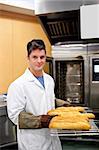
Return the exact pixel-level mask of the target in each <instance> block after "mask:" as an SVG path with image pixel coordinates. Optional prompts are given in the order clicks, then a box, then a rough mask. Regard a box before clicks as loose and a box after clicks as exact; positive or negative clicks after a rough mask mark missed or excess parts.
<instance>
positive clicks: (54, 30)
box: [35, 0, 99, 45]
mask: <svg viewBox="0 0 99 150" xmlns="http://www.w3.org/2000/svg"><path fill="white" fill-rule="evenodd" d="M96 3H99V0H61V1H60V0H39V1H37V0H36V1H35V15H37V16H38V18H39V20H40V23H41V25H42V27H43V29H44V31H45V32H46V34H47V36H48V38H49V40H50V42H51V44H52V45H55V44H59V43H67V42H69V43H70V42H73V41H74V42H78V41H81V38H80V35H81V34H80V6H82V5H90V4H96Z"/></svg>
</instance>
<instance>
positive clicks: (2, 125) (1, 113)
mask: <svg viewBox="0 0 99 150" xmlns="http://www.w3.org/2000/svg"><path fill="white" fill-rule="evenodd" d="M13 142H16V129H15V125H14V124H13V123H12V122H11V121H10V120H9V119H8V116H7V108H6V102H4V101H0V147H1V146H2V145H5V144H9V143H10V144H11V143H13Z"/></svg>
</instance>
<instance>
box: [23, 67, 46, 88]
mask: <svg viewBox="0 0 99 150" xmlns="http://www.w3.org/2000/svg"><path fill="white" fill-rule="evenodd" d="M24 76H25V79H26V80H27V81H29V82H35V84H37V85H38V86H40V87H42V88H44V87H43V86H42V85H41V83H40V82H39V81H38V80H37V79H36V77H35V76H34V75H33V74H32V73H31V71H30V70H29V69H28V68H27V69H26V70H25V73H24ZM44 76H45V73H44V71H43V77H44Z"/></svg>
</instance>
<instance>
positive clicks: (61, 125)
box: [49, 116, 91, 130]
mask: <svg viewBox="0 0 99 150" xmlns="http://www.w3.org/2000/svg"><path fill="white" fill-rule="evenodd" d="M49 128H55V129H67V130H89V129H90V128H91V126H90V124H89V122H88V121H87V120H84V119H78V118H77V119H72V120H71V119H69V118H68V119H66V118H64V117H61V116H56V117H54V118H52V120H51V122H50V124H49Z"/></svg>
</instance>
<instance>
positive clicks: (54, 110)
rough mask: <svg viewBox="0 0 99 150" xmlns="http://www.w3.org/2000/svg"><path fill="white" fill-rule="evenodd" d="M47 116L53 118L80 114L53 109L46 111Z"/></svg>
mask: <svg viewBox="0 0 99 150" xmlns="http://www.w3.org/2000/svg"><path fill="white" fill-rule="evenodd" d="M47 114H48V115H50V116H54V115H69V114H80V112H78V111H62V110H58V109H53V110H50V111H48V113H47Z"/></svg>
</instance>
